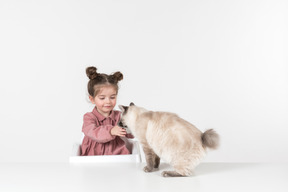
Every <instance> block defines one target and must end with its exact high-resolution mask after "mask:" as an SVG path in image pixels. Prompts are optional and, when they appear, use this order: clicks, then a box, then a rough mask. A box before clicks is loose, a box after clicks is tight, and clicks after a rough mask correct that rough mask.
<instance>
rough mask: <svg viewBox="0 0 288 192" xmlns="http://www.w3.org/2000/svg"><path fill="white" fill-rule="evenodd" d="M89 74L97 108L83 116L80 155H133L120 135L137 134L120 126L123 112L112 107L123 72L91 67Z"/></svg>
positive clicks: (90, 93) (87, 72)
mask: <svg viewBox="0 0 288 192" xmlns="http://www.w3.org/2000/svg"><path fill="white" fill-rule="evenodd" d="M86 74H87V76H88V77H89V79H90V80H89V82H88V93H89V99H90V101H91V102H92V103H93V104H95V107H94V109H93V111H92V112H88V113H86V114H85V115H84V120H83V121H84V122H83V127H82V131H83V133H84V134H85V137H84V139H83V142H82V145H81V149H82V150H81V151H82V152H81V155H82V156H86V155H120V154H130V152H129V150H128V149H127V148H126V145H125V142H124V141H123V140H122V139H121V137H127V138H134V137H133V135H131V134H127V133H126V131H125V129H123V128H121V127H119V126H117V122H118V121H119V120H120V115H121V112H120V111H115V110H113V108H114V107H115V105H116V99H117V94H118V81H120V80H122V79H123V75H122V73H121V72H116V73H114V74H112V75H107V74H103V73H97V69H96V67H88V68H87V69H86Z"/></svg>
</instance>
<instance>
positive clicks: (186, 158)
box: [119, 103, 219, 177]
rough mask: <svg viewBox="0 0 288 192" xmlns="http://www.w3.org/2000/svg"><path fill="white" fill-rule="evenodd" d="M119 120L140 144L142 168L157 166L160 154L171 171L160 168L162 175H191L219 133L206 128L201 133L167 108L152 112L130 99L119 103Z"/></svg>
mask: <svg viewBox="0 0 288 192" xmlns="http://www.w3.org/2000/svg"><path fill="white" fill-rule="evenodd" d="M119 108H120V110H121V111H122V117H121V120H120V121H121V124H122V125H124V126H127V127H128V128H129V129H130V130H131V132H132V134H133V135H134V136H135V137H136V138H137V139H138V140H139V142H140V143H141V145H142V147H143V151H144V154H145V158H146V163H147V165H146V166H145V167H144V169H143V170H144V171H145V172H152V171H153V169H154V168H159V164H160V158H161V159H163V160H164V161H165V162H166V163H169V164H170V165H171V166H172V167H173V168H174V171H163V172H162V173H161V174H162V176H163V177H176V176H191V175H192V173H193V170H194V168H195V167H196V166H197V165H198V164H199V163H200V161H201V160H202V159H203V157H204V156H205V154H206V148H210V149H216V148H217V147H218V145H219V135H218V134H217V133H216V132H215V131H214V130H213V129H209V130H207V131H205V132H204V133H202V132H201V131H200V130H199V129H197V128H196V127H195V126H194V125H192V124H191V123H189V122H187V121H185V120H184V119H182V118H180V117H179V116H178V115H176V114H174V113H170V112H153V111H148V110H146V109H144V108H142V107H139V106H136V105H135V104H134V103H130V106H123V105H119Z"/></svg>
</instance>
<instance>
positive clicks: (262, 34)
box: [0, 0, 288, 162]
mask: <svg viewBox="0 0 288 192" xmlns="http://www.w3.org/2000/svg"><path fill="white" fill-rule="evenodd" d="M287 8H288V1H286V0H267V1H261V0H244V1H236V0H235V1H225V0H219V1H212V0H208V1H192V0H186V1H183V0H168V1H167V0H162V1H159V0H150V1H148V0H145V1H135V0H119V1H116V0H115V1H110V0H106V1H96V0H95V1H88V0H82V1H70V0H49V1H37V0H34V1H33V0H26V1H20V0H19V1H14V0H2V1H0V27H1V30H0V53H1V56H0V64H1V65H0V66H1V68H0V86H1V100H0V102H1V103H0V106H1V107H0V118H1V120H0V128H1V129H0V150H1V151H0V162H67V161H68V157H69V154H70V151H71V147H72V143H73V142H74V141H75V138H78V136H79V135H80V134H81V126H82V117H83V114H84V113H86V112H88V111H91V110H92V107H93V106H92V105H91V104H89V102H88V100H87V94H86V84H87V82H88V78H87V77H86V75H85V68H86V67H87V66H90V65H94V66H96V67H97V68H98V69H99V71H100V72H104V73H112V72H115V71H118V70H119V71H121V72H122V73H123V74H124V80H123V81H122V82H120V90H119V98H118V104H126V105H127V104H129V103H130V101H133V102H134V103H135V104H136V105H140V106H142V107H145V108H147V109H151V110H161V111H170V112H175V113H177V114H178V115H180V116H181V117H183V118H185V119H186V120H188V121H190V122H191V123H193V124H194V125H196V126H197V127H198V128H199V129H200V130H203V131H204V130H205V129H208V128H215V129H216V130H217V131H218V132H219V134H220V135H221V138H222V141H221V148H220V149H219V150H217V151H213V152H210V153H209V155H208V156H207V158H206V160H205V161H208V162H288V153H287V151H288V141H287V140H288V139H287V138H288V131H287V129H288V118H287V117H288V86H287V84H288V60H287V53H288V39H287V34H288V25H287V23H288V12H287Z"/></svg>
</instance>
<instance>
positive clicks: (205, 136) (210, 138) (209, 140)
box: [201, 129, 219, 149]
mask: <svg viewBox="0 0 288 192" xmlns="http://www.w3.org/2000/svg"><path fill="white" fill-rule="evenodd" d="M201 138H202V145H203V147H208V148H211V149H217V148H218V146H219V135H218V134H217V133H216V131H214V130H213V129H208V130H207V131H205V132H204V133H202V136H201Z"/></svg>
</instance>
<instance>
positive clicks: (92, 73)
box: [86, 66, 98, 79]
mask: <svg viewBox="0 0 288 192" xmlns="http://www.w3.org/2000/svg"><path fill="white" fill-rule="evenodd" d="M86 75H87V76H88V78H89V79H95V78H96V77H97V76H98V73H97V68H96V67H93V66H92V67H87V68H86Z"/></svg>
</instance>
